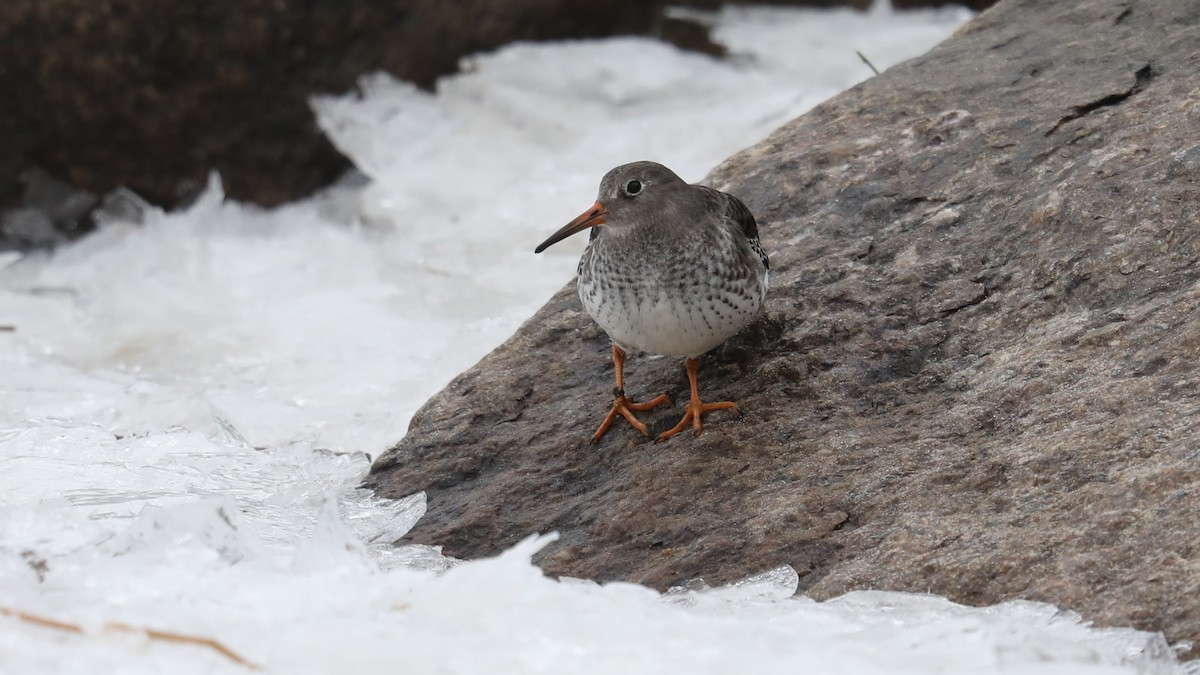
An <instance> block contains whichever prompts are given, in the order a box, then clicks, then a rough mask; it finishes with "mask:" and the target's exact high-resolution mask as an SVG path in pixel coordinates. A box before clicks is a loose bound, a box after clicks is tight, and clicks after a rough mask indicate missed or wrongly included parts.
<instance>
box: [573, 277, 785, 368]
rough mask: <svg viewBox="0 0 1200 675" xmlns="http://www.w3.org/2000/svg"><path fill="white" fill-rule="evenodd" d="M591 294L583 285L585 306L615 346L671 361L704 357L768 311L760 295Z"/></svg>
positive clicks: (582, 292) (581, 288)
mask: <svg viewBox="0 0 1200 675" xmlns="http://www.w3.org/2000/svg"><path fill="white" fill-rule="evenodd" d="M589 290H590V289H588V288H587V287H586V286H585V285H584V284H582V283H581V284H580V289H579V296H580V299H581V300H582V301H583V306H584V308H585V309H586V310H587V312H588V314H590V315H591V316H592V318H593V319H595V321H596V323H597V324H599V325H600V327H601V328H602V329H604V332H605V333H608V335H609V337H611V338H612V339H613V341H614V342H616V343H617V344H618V345H620V346H621V347H623V348H626V349H636V350H640V351H644V352H649V353H651V354H665V355H671V356H699V355H701V354H703V353H704V352H707V351H709V350H710V349H713V348H714V347H716V346H718V345H720V344H721V343H722V342H725V341H726V340H728V339H729V338H731V337H733V336H734V335H736V334H737V332H738V331H740V330H741V329H743V328H745V327H746V326H747V325H749V324H750V322H751V321H753V320H754V317H755V315H757V314H758V311H759V309H760V307H761V306H762V294H760V293H757V292H749V293H746V294H740V293H721V292H715V293H713V292H711V291H710V292H709V293H706V294H704V295H701V294H700V293H699V292H698V291H697V292H695V293H693V294H690V295H688V294H683V295H680V294H678V293H674V294H669V293H666V292H664V291H662V290H660V291H659V292H657V293H653V294H649V293H648V294H644V295H642V296H641V297H638V296H637V295H636V294H634V293H632V292H625V293H607V294H601V293H594V292H589ZM755 290H757V289H755ZM710 296H711V297H712V298H713V299H712V300H709V299H708V298H709V297H710Z"/></svg>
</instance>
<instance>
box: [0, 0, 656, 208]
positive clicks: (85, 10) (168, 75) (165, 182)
mask: <svg viewBox="0 0 1200 675" xmlns="http://www.w3.org/2000/svg"><path fill="white" fill-rule="evenodd" d="M659 9H660V7H659V5H658V4H657V3H643V2H639V1H638V0H617V1H616V2H608V3H602V4H595V5H592V4H586V3H574V2H570V1H569V0H505V1H504V2H494V1H493V0H465V1H461V2H455V3H445V2H441V1H440V0H413V1H411V2H382V1H379V0H352V1H350V2H330V1H324V2H315V3H314V2H300V1H299V0H214V1H212V2H205V3H202V4H196V3H163V2H157V1H156V0H126V1H124V2H108V1H97V2H84V3H80V2H76V1H74V0H7V1H6V2H4V3H0V95H2V96H3V99H4V101H5V105H4V110H3V111H2V112H0V147H3V148H4V149H5V152H3V153H0V206H5V207H8V206H11V205H12V204H13V198H14V197H15V195H16V192H17V191H16V190H15V189H14V188H13V187H12V186H11V185H5V183H7V182H8V181H10V180H12V178H13V177H15V176H16V175H17V174H18V173H19V172H21V171H23V170H25V169H26V168H28V167H30V166H35V165H36V166H40V167H42V168H43V169H45V170H46V171H48V172H49V173H52V174H54V175H56V176H60V177H61V178H63V179H65V180H66V181H68V182H69V183H71V184H72V185H76V186H81V187H82V188H84V189H86V190H88V191H90V192H92V193H95V194H106V193H108V192H110V191H112V190H113V189H115V188H117V187H122V186H124V187H128V188H131V189H133V190H134V191H136V192H137V193H138V194H141V195H142V196H144V197H146V198H148V199H150V200H151V201H153V202H155V203H157V204H162V205H168V206H170V205H174V204H176V203H178V202H179V201H180V200H183V199H186V198H188V196H189V195H190V194H191V193H192V192H194V191H196V190H198V189H200V188H202V187H203V186H204V184H205V182H206V177H207V175H208V173H209V171H210V170H212V169H216V170H219V171H220V172H221V174H222V177H223V180H224V183H225V186H226V189H227V191H228V194H229V195H230V196H231V197H233V198H235V199H241V200H250V201H255V202H258V203H260V204H264V205H273V204H278V203H280V202H283V201H286V200H289V199H294V198H297V197H301V196H304V195H307V194H308V193H310V192H311V191H312V190H314V189H315V188H317V187H320V186H324V185H326V184H328V183H330V182H331V181H333V180H334V179H335V178H336V177H337V176H339V175H340V174H341V173H342V172H344V171H345V170H346V169H347V168H348V166H349V164H348V162H347V161H346V160H345V158H343V157H342V156H341V155H339V154H338V153H337V151H336V150H335V149H334V148H333V146H332V145H330V143H329V142H328V141H327V140H326V139H325V138H324V137H323V136H322V135H321V134H320V133H319V131H318V129H317V127H316V124H315V121H314V118H313V114H312V112H311V111H310V110H309V107H308V99H309V97H310V96H312V95H313V94H317V93H330V92H342V91H347V90H350V89H352V88H353V87H354V86H355V83H356V81H357V78H358V77H359V76H360V75H363V74H365V73H368V72H371V71H375V70H381V69H382V70H387V71H389V72H391V73H393V74H395V75H396V76H398V77H400V78H403V79H408V80H412V81H415V82H418V83H420V84H421V85H423V86H429V85H431V84H432V83H433V82H434V80H435V79H436V78H437V77H438V76H439V75H443V74H446V73H450V72H454V70H456V68H457V65H458V60H459V58H460V57H461V56H463V55H465V54H468V53H472V52H476V51H484V50H490V49H494V48H496V47H499V46H501V45H503V44H506V43H508V42H511V41H514V40H538V39H562V38H574V37H588V36H606V35H612V34H622V33H646V32H649V31H651V30H653V27H654V25H655V22H656V21H657V17H658V13H659ZM465 17H469V20H464V18H465Z"/></svg>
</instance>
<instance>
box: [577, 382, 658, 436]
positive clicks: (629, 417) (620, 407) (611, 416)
mask: <svg viewBox="0 0 1200 675" xmlns="http://www.w3.org/2000/svg"><path fill="white" fill-rule="evenodd" d="M613 394H614V400H613V406H612V409H611V410H609V411H608V415H606V416H605V417H604V421H603V422H601V423H600V428H599V429H597V430H596V433H595V434H593V435H592V443H599V442H600V438H601V437H603V436H604V434H605V432H607V431H608V428H609V427H611V426H612V423H613V422H614V421H615V420H616V419H617V415H620V416H621V417H624V418H625V419H626V421H628V422H629V424H630V425H631V426H633V428H634V429H637V430H638V431H640V432H642V435H643V436H645V437H646V438H650V432H649V431H647V430H646V425H645V424H642V423H641V422H640V421H638V418H636V417H634V416H633V412H634V411H635V410H636V411H638V412H642V411H645V410H653V409H654V408H657V407H658V406H660V405H662V404H664V403H666V404H667V405H670V403H671V399H670V398H668V397H667V395H666V394H660V395H659V396H658V397H657V398H654V399H652V400H649V401H646V402H645V403H634V402H633V400H632V399H630V398H629V397H628V396H626V395H625V390H623V389H615V390H613Z"/></svg>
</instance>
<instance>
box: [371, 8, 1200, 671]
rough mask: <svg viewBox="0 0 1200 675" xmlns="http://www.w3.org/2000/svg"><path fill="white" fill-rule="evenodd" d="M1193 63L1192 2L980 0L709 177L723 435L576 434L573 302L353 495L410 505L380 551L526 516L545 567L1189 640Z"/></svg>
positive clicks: (583, 366)
mask: <svg viewBox="0 0 1200 675" xmlns="http://www.w3.org/2000/svg"><path fill="white" fill-rule="evenodd" d="M1197 44H1200V4H1197V3H1179V2H1172V1H1171V0H1156V1H1149V0H1147V1H1144V2H1138V3H1130V2H1128V1H1127V0H1077V1H1074V2H1070V3H1045V2H1040V1H1039V0H1005V1H1003V2H1001V3H1000V4H998V5H997V6H996V7H994V8H993V9H991V10H989V11H988V12H985V13H984V14H982V15H980V16H979V17H977V18H976V19H975V20H974V21H972V22H971V23H969V24H968V25H966V26H965V27H963V28H962V29H960V30H959V31H958V33H957V34H956V35H955V36H954V37H952V38H951V39H949V40H947V41H946V42H945V43H943V44H942V45H940V46H938V47H937V48H935V49H934V50H932V51H931V52H929V53H928V54H926V55H924V56H922V57H919V58H917V59H914V60H912V61H909V62H907V63H905V64H902V65H900V66H897V67H895V68H892V69H891V70H889V71H888V72H886V73H884V74H883V75H882V76H880V77H877V78H875V79H872V80H870V81H868V82H866V83H864V84H862V85H860V86H858V87H855V88H854V89H851V90H850V91H848V92H845V93H843V94H841V95H839V96H837V97H835V98H833V99H832V100H830V101H829V102H827V103H825V104H823V105H821V106H819V107H817V108H816V109H815V110H813V111H812V112H810V113H809V114H807V115H804V116H803V117H801V118H799V119H797V120H795V121H793V122H791V123H790V124H788V125H786V126H785V127H783V128H782V129H780V130H779V131H777V132H776V133H775V134H773V135H772V136H771V137H770V138H768V139H767V140H766V141H764V142H762V143H761V144H759V145H757V146H755V147H753V148H750V149H748V150H746V151H744V152H742V153H740V154H738V155H736V156H734V157H733V158H731V159H730V160H729V161H727V162H726V163H725V164H723V165H722V166H721V167H719V168H718V169H717V170H716V171H715V172H714V173H713V174H712V175H711V176H710V177H709V180H708V183H709V184H711V185H713V186H714V187H717V188H720V189H722V190H728V191H731V192H733V193H734V194H736V195H738V196H739V197H741V198H742V199H743V200H744V201H745V202H746V203H747V204H748V205H749V206H750V207H751V209H752V210H753V211H754V212H755V213H756V214H757V215H758V218H759V222H760V231H761V232H762V234H763V238H764V244H765V245H766V247H767V249H768V250H769V251H770V252H771V261H772V293H771V296H770V298H769V300H768V303H767V309H766V311H765V315H764V316H763V317H762V320H761V321H760V322H759V323H758V324H756V325H755V326H753V327H752V328H750V329H748V330H747V331H745V332H744V333H743V334H742V335H740V336H738V337H736V338H734V339H733V340H731V341H730V342H729V343H727V344H726V345H725V346H724V347H722V348H719V349H718V350H716V351H714V352H713V353H711V354H710V355H708V356H706V357H705V359H704V362H705V363H704V367H703V368H702V370H701V380H702V387H703V390H704V391H705V392H707V394H708V395H709V396H712V397H714V398H721V399H724V398H729V399H733V400H736V401H738V402H739V404H740V405H741V409H742V411H743V413H744V416H743V417H742V418H741V419H732V418H730V417H727V416H722V415H721V414H720V413H714V414H712V415H711V416H709V417H708V418H707V423H706V425H705V429H704V434H703V435H702V436H700V437H698V438H695V437H692V436H691V435H687V434H681V435H680V436H678V437H676V438H673V439H671V440H670V441H669V442H667V443H664V444H661V445H655V444H653V443H647V442H644V441H643V440H642V438H641V437H640V436H639V435H637V434H636V433H635V432H633V431H632V430H631V429H629V428H628V427H621V428H618V429H617V430H616V431H615V432H610V433H609V435H608V436H607V437H606V438H605V439H604V440H603V441H602V443H601V444H600V445H599V446H597V447H593V446H591V445H589V443H588V438H589V435H590V434H591V433H592V431H593V429H594V427H595V426H596V424H597V423H598V422H599V420H600V419H601V417H602V415H603V413H604V411H605V410H607V406H608V403H609V397H610V396H611V388H612V380H611V378H612V373H611V369H610V368H611V367H610V365H609V363H608V342H607V340H606V339H605V337H604V335H602V334H601V333H600V331H599V330H598V329H597V328H596V327H595V325H594V324H593V323H592V322H591V321H590V320H589V318H588V317H587V316H586V315H585V314H584V313H583V312H582V310H581V308H580V305H579V301H578V300H577V299H576V297H575V292H574V284H573V283H572V284H570V285H569V286H568V287H567V288H564V289H563V290H562V291H561V292H559V293H558V294H557V295H555V296H554V297H553V298H552V299H551V300H550V302H549V303H548V304H547V305H546V306H545V307H544V308H542V309H541V310H540V311H539V312H538V313H537V314H536V315H535V316H534V317H533V318H532V319H530V320H529V321H528V322H527V323H526V324H525V325H524V326H522V327H521V328H520V330H519V331H518V332H517V333H516V335H514V336H513V337H512V338H511V339H510V340H509V341H508V342H506V343H505V344H504V345H502V346H501V347H499V348H498V349H496V350H495V351H494V352H493V353H491V354H490V355H488V356H487V357H486V358H484V359H483V360H482V361H481V362H480V363H479V364H478V365H477V366H476V367H474V368H472V369H471V370H469V371H467V372H465V373H463V374H462V375H460V376H459V377H457V378H456V379H455V380H454V381H453V382H452V383H451V384H450V385H449V386H448V387H447V388H446V389H445V390H444V391H442V392H441V393H439V394H438V395H437V396H435V397H434V398H433V399H432V400H430V401H429V402H428V403H427V404H426V405H425V406H424V407H423V408H422V409H421V411H420V412H419V413H418V414H417V415H416V417H415V418H414V419H413V422H412V426H411V429H410V431H409V433H408V435H407V436H406V437H405V438H404V440H403V441H401V442H400V443H399V444H398V445H396V446H395V447H394V448H392V449H391V450H389V451H388V452H387V453H386V454H385V455H384V456H383V457H381V458H380V459H379V460H378V462H377V463H376V465H375V466H374V468H373V471H372V474H371V475H370V477H369V478H368V480H367V484H368V485H369V486H371V487H373V488H374V489H375V490H377V491H378V492H379V493H381V494H383V495H388V496H392V497H401V496H404V495H408V494H411V493H414V492H417V491H419V490H425V491H427V494H428V504H429V507H428V512H427V514H426V516H425V518H424V519H423V520H422V521H421V522H420V523H419V524H418V525H417V526H416V528H414V529H413V530H412V532H411V534H410V535H409V538H408V541H414V542H422V543H428V544H435V545H439V546H443V547H444V550H445V553H446V554H448V555H451V556H457V557H464V558H473V557H477V556H483V555H490V554H494V553H496V552H498V551H500V550H502V549H504V548H505V547H508V546H511V545H513V544H514V543H516V542H517V541H519V540H520V539H521V538H522V537H524V536H526V535H528V534H529V533H531V532H548V531H551V530H558V531H559V532H561V533H562V538H561V539H560V540H559V541H558V542H557V543H556V544H555V545H554V546H552V547H549V548H548V549H547V550H546V551H545V553H544V555H543V556H542V557H541V558H540V559H539V562H540V564H541V565H542V566H543V568H544V569H545V570H546V572H547V573H549V574H553V575H569V576H574V577H584V578H589V579H596V580H601V581H610V580H627V581H634V582H638V583H643V584H647V585H650V586H653V587H655V588H659V589H663V588H666V587H669V586H671V585H675V584H681V583H684V582H687V581H688V580H691V579H694V578H697V577H703V578H704V579H705V580H707V581H708V582H710V583H723V582H728V581H731V580H734V579H738V578H739V577H742V576H744V575H747V574H750V573H754V572H760V571H763V570H766V569H770V568H772V567H774V566H777V565H782V564H788V565H791V566H792V567H794V568H795V569H796V570H797V571H798V572H799V573H800V575H801V578H802V584H801V587H802V590H803V591H804V592H805V593H807V594H808V595H810V596H812V597H814V598H829V597H832V596H836V595H839V594H842V593H845V592H847V591H851V590H854V589H867V588H871V589H886V590H902V591H916V592H926V591H928V592H933V593H938V594H942V595H945V596H948V597H949V598H951V599H952V600H955V601H958V602H963V603H968V604H972V605H981V604H989V603H995V602H999V601H1003V600H1006V599H1011V598H1027V599H1031V600H1040V601H1046V602H1052V603H1055V604H1057V605H1059V606H1062V607H1066V608H1070V609H1073V610H1077V611H1079V612H1081V613H1082V614H1083V615H1084V616H1085V617H1087V618H1088V619H1091V620H1094V621H1096V622H1097V623H1099V624H1100V625H1118V626H1124V625H1133V626H1136V627H1138V628H1142V629H1147V630H1161V631H1163V632H1164V633H1165V634H1166V636H1167V638H1168V639H1170V640H1171V641H1177V640H1192V641H1197V640H1200V536H1198V535H1197V532H1198V530H1197V514H1200V422H1198V420H1200V398H1198V397H1200V370H1198V369H1197V367H1196V363H1197V361H1198V360H1200V310H1198V309H1197V308H1198V307H1200V265H1197V262H1198V261H1200V229H1198V228H1197V227H1196V217H1197V213H1200V183H1198V180H1200V172H1198V171H1197V170H1196V166H1197V162H1196V161H1195V158H1196V157H1197V156H1200V154H1198V153H1200V151H1198V150H1197V148H1200V145H1198V140H1197V136H1196V133H1195V132H1196V129H1197V121H1198V120H1200V96H1198V95H1197V93H1196V92H1198V91H1200V52H1198V51H1196V49H1195V46H1196V45H1197ZM546 226H547V231H550V230H552V229H553V228H554V227H555V226H556V224H555V223H547V225H546ZM534 243H536V242H530V244H531V246H532V244H534ZM531 261H532V258H531ZM626 378H627V382H626V385H627V388H628V390H629V391H630V393H631V395H634V396H636V397H643V398H644V397H646V396H650V395H654V394H657V393H659V392H660V391H662V390H663V389H665V390H666V391H667V393H669V394H671V395H672V397H673V398H674V400H675V401H676V402H677V403H676V405H674V406H670V407H669V408H668V409H665V410H663V409H661V408H660V409H659V410H656V411H654V412H653V413H651V414H647V415H645V417H644V418H643V419H645V420H646V421H647V422H648V423H649V425H650V427H651V430H652V431H653V432H655V433H657V432H660V431H662V430H663V429H665V428H667V427H668V426H669V425H671V424H673V423H674V422H675V421H676V419H677V417H678V416H679V415H680V414H681V412H680V406H679V405H678V401H680V400H683V398H684V397H685V396H686V379H685V375H684V370H683V367H682V364H681V363H680V360H678V359H673V358H672V359H666V358H661V359H654V358H646V357H634V358H632V359H631V360H630V362H629V364H628V365H627V370H626ZM1192 654H1195V651H1193V652H1192Z"/></svg>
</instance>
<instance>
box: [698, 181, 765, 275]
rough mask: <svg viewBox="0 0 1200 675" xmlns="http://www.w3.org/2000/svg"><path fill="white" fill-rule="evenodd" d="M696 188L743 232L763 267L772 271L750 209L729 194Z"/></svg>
mask: <svg viewBox="0 0 1200 675" xmlns="http://www.w3.org/2000/svg"><path fill="white" fill-rule="evenodd" d="M696 187H698V188H700V189H702V190H703V191H704V194H705V195H706V196H707V197H708V199H709V200H710V201H711V202H712V205H713V207H715V208H714V210H715V211H717V212H718V213H721V214H722V215H724V216H725V219H726V220H728V221H730V222H732V223H734V224H735V225H736V226H737V227H738V229H740V230H741V231H742V234H743V235H745V237H746V241H748V242H750V247H751V248H753V249H754V252H755V253H756V254H757V255H758V259H759V260H761V261H762V264H763V267H765V268H767V269H771V261H770V260H768V259H767V252H766V251H764V250H763V247H762V242H760V241H759V240H758V223H757V222H755V220H754V214H753V213H750V209H749V208H747V207H746V205H745V204H743V203H742V200H740V199H738V198H737V197H734V196H733V195H731V194H729V193H728V192H721V191H720V190H714V189H713V188H710V187H708V186H706V185H697V186H696Z"/></svg>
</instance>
